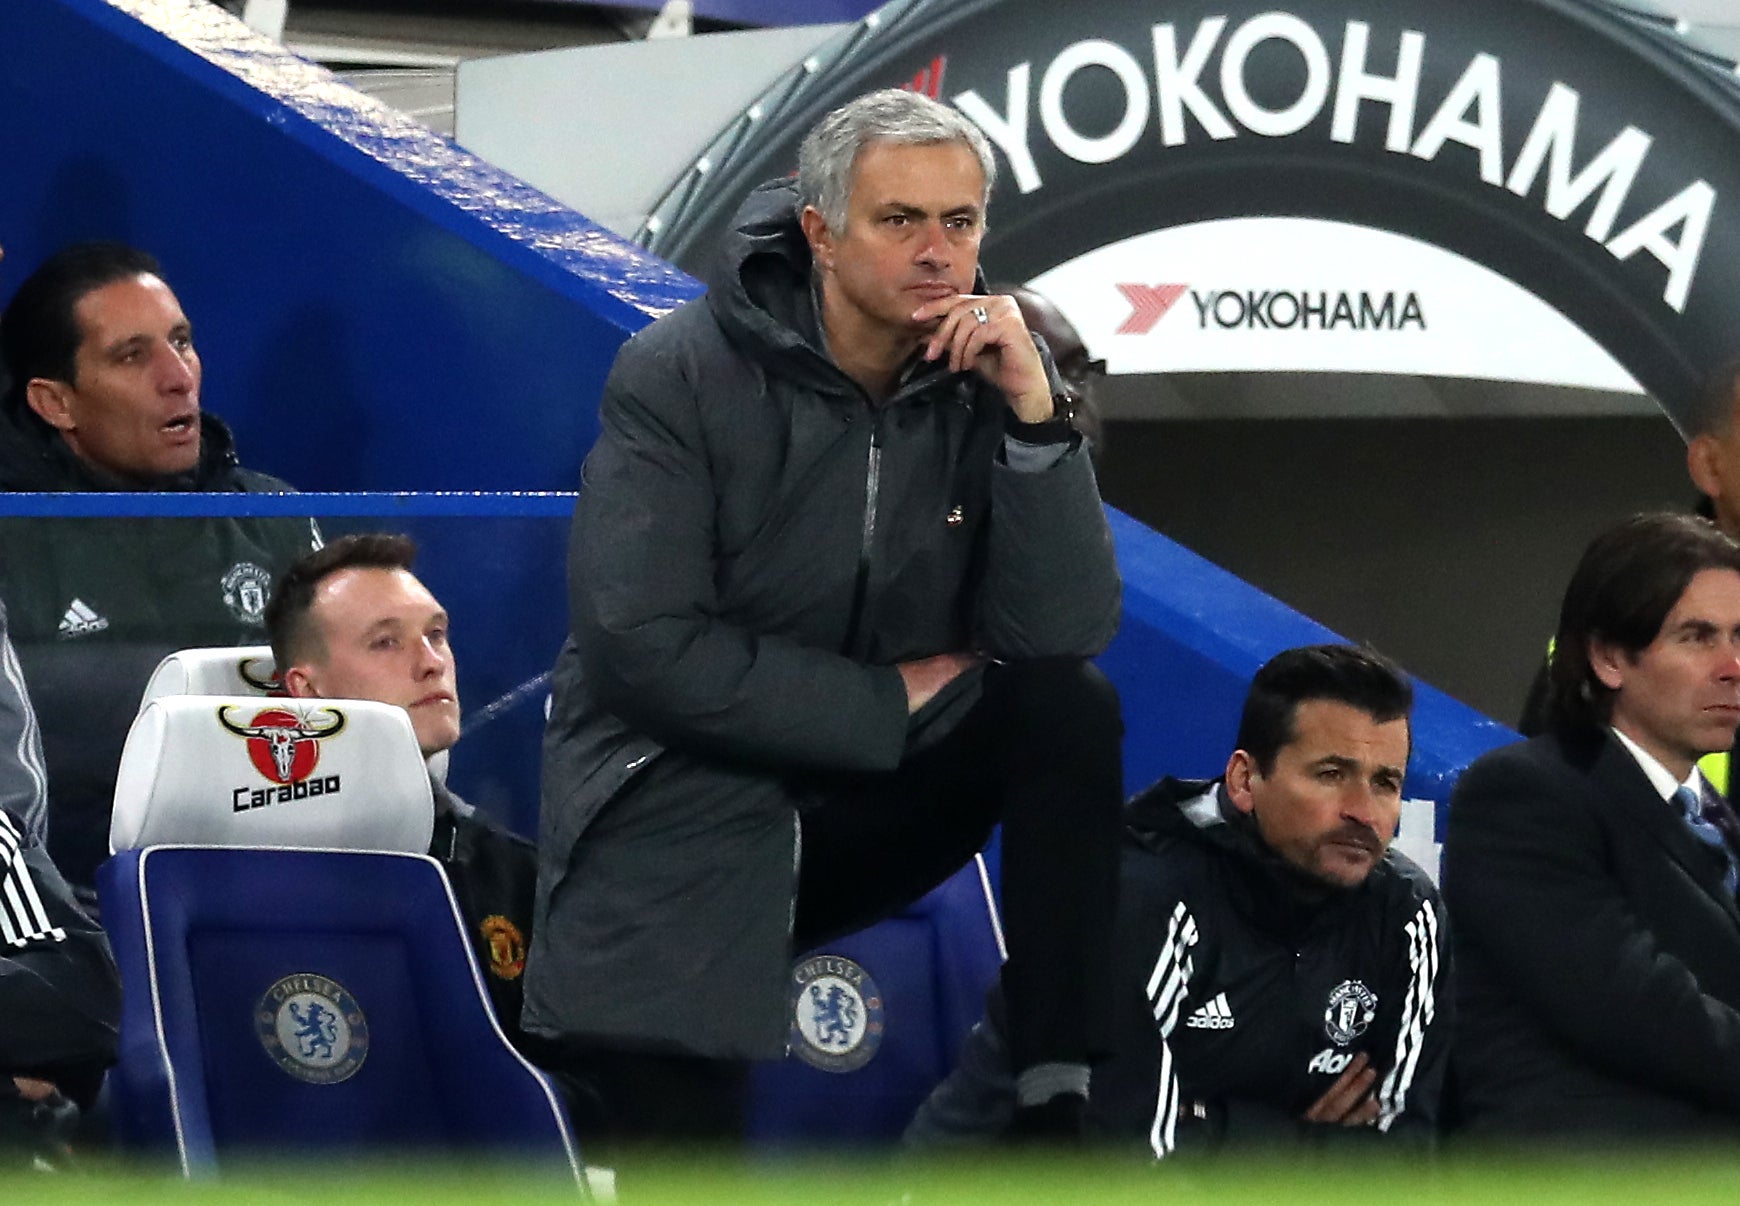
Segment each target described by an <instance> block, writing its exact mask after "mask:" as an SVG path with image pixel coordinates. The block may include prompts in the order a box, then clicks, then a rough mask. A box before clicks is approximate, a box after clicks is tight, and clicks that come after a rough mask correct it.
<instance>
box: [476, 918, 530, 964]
mask: <svg viewBox="0 0 1740 1206" xmlns="http://www.w3.org/2000/svg"><path fill="white" fill-rule="evenodd" d="M477 928H478V930H479V932H481V933H482V934H483V944H484V949H485V950H487V951H488V952H489V974H490V975H492V976H494V977H495V978H496V979H498V980H517V979H519V978H520V973H521V972H523V971H525V970H526V938H525V935H524V934H522V933H520V927H519V926H517V925H515V924H514V923H513V922H511V921H509V920H508V919H507V918H506V917H503V916H502V915H501V914H500V913H491V914H490V915H489V916H488V917H485V918H484V919H483V920H482V921H480V922H478V923H477Z"/></svg>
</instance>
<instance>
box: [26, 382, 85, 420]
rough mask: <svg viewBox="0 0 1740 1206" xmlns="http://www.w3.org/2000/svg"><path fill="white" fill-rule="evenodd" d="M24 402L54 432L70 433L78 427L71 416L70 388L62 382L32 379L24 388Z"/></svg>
mask: <svg viewBox="0 0 1740 1206" xmlns="http://www.w3.org/2000/svg"><path fill="white" fill-rule="evenodd" d="M24 400H25V401H26V402H28V403H29V404H30V409H31V410H34V411H35V412H36V413H37V414H38V415H39V416H41V418H42V421H43V422H44V423H47V424H48V425H49V426H50V427H52V428H54V429H55V430H56V431H71V430H72V429H73V428H74V427H76V426H78V424H77V423H75V422H74V421H73V415H72V388H71V387H70V386H69V385H67V383H66V382H64V381H52V380H50V379H49V378H47V377H32V378H31V379H30V383H29V384H28V385H26V386H25V387H24Z"/></svg>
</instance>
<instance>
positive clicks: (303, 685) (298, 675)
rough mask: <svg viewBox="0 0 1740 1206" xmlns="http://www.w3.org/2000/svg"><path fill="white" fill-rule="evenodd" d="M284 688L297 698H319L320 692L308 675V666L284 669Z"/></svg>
mask: <svg viewBox="0 0 1740 1206" xmlns="http://www.w3.org/2000/svg"><path fill="white" fill-rule="evenodd" d="M284 689H285V690H286V691H288V692H290V694H291V696H292V697H294V698H296V699H319V698H320V692H318V691H316V690H315V689H314V682H313V680H312V679H310V678H309V676H308V667H307V666H292V667H290V669H288V670H286V671H284Z"/></svg>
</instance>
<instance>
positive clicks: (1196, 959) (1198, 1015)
mask: <svg viewBox="0 0 1740 1206" xmlns="http://www.w3.org/2000/svg"><path fill="white" fill-rule="evenodd" d="M1125 821H1126V830H1125V838H1126V840H1125V847H1124V855H1123V875H1122V880H1121V888H1120V891H1121V892H1122V896H1121V898H1120V901H1119V906H1118V928H1117V941H1116V958H1117V960H1118V980H1117V982H1116V992H1117V994H1118V998H1117V1013H1116V1018H1117V1023H1116V1025H1117V1029H1116V1031H1115V1036H1114V1047H1115V1050H1114V1054H1113V1055H1112V1057H1111V1058H1110V1059H1109V1060H1107V1061H1106V1062H1105V1063H1104V1064H1100V1065H1096V1066H1095V1068H1094V1072H1093V1083H1092V1088H1091V1093H1090V1099H1089V1106H1088V1109H1089V1120H1090V1123H1091V1124H1092V1129H1093V1130H1094V1131H1095V1132H1097V1133H1098V1134H1099V1135H1100V1136H1101V1137H1102V1138H1105V1139H1108V1140H1110V1141H1113V1142H1116V1143H1124V1142H1128V1143H1129V1144H1132V1145H1139V1146H1140V1147H1141V1148H1142V1149H1143V1150H1145V1151H1146V1152H1148V1153H1149V1154H1150V1155H1151V1156H1153V1157H1156V1158H1160V1157H1166V1156H1169V1155H1171V1154H1173V1153H1174V1152H1175V1151H1192V1150H1198V1151H1200V1150H1211V1149H1213V1148H1215V1147H1218V1146H1220V1145H1222V1144H1262V1143H1282V1144H1290V1143H1297V1142H1300V1141H1302V1140H1306V1139H1308V1138H1325V1139H1326V1138H1329V1137H1331V1136H1332V1135H1334V1136H1336V1137H1347V1138H1350V1139H1351V1138H1358V1137H1361V1136H1368V1135H1371V1136H1375V1135H1392V1136H1393V1135H1397V1134H1407V1135H1408V1136H1409V1137H1410V1138H1413V1139H1418V1140H1422V1141H1429V1140H1430V1139H1431V1138H1432V1137H1433V1136H1434V1135H1435V1133H1436V1130H1437V1127H1438V1123H1439V1103H1440V1098H1441V1096H1442V1092H1443V1084H1444V1074H1445V1068H1446V1059H1447V1053H1448V1049H1449V1034H1448V1031H1449V1027H1450V1008H1451V994H1450V989H1449V983H1450V967H1449V958H1448V951H1449V941H1448V938H1449V936H1448V934H1447V932H1446V929H1445V921H1444V911H1443V906H1442V904H1441V902H1440V901H1439V898H1438V893H1437V891H1436V889H1435V888H1433V886H1432V884H1431V881H1430V880H1429V879H1428V878H1427V877H1426V875H1425V873H1424V872H1423V871H1421V870H1420V869H1419V868H1418V867H1416V866H1415V865H1414V864H1413V863H1411V862H1409V861H1408V859H1407V858H1406V857H1405V856H1403V855H1402V854H1400V853H1397V852H1395V851H1393V850H1392V851H1391V852H1390V853H1389V854H1387V855H1386V856H1385V857H1384V859H1383V861H1382V862H1380V863H1379V864H1378V865H1377V866H1376V867H1375V868H1374V869H1373V870H1372V872H1371V874H1370V875H1369V876H1367V877H1366V880H1365V882H1364V883H1363V884H1362V885H1361V886H1359V887H1358V888H1355V889H1352V890H1350V891H1337V890H1333V889H1329V888H1326V887H1321V886H1318V885H1315V884H1312V883H1310V882H1309V881H1306V880H1305V879H1303V878H1302V877H1301V876H1300V875H1299V874H1298V873H1296V872H1295V871H1293V870H1292V869H1291V867H1290V866H1289V865H1288V864H1286V863H1284V862H1282V861H1281V860H1280V859H1279V858H1277V857H1276V856H1275V855H1274V854H1272V853H1270V852H1269V850H1268V849H1267V848H1266V847H1265V846H1263V845H1262V844H1261V842H1260V841H1259V840H1258V838H1257V837H1256V833H1255V828H1254V825H1253V824H1252V823H1251V822H1250V821H1249V819H1248V818H1246V817H1245V816H1244V815H1243V814H1241V813H1239V812H1237V811H1236V810H1235V809H1233V808H1232V806H1231V805H1230V804H1229V803H1227V802H1226V801H1225V798H1224V794H1223V793H1222V791H1221V790H1220V785H1219V784H1218V783H1204V782H1196V781H1184V780H1177V779H1166V780H1164V781H1162V782H1161V783H1159V784H1158V785H1156V786H1155V787H1153V788H1151V789H1149V790H1148V791H1146V792H1144V793H1142V794H1141V795H1139V796H1137V797H1136V798H1135V799H1134V800H1132V801H1131V802H1130V803H1129V804H1128V805H1127V806H1126V813H1125ZM1001 1043H1002V1036H1001V1034H1000V1033H999V1010H998V1008H997V1003H996V1002H993V1007H992V1010H991V1011H990V1014H989V1015H988V1017H987V1019H986V1021H984V1022H981V1023H980V1025H979V1027H978V1028H977V1029H975V1031H974V1034H973V1037H972V1039H971V1040H969V1043H968V1049H967V1051H966V1052H965V1053H964V1054H963V1056H962V1060H961V1067H960V1068H959V1069H957V1071H956V1072H955V1073H954V1074H953V1075H952V1076H951V1077H950V1079H949V1080H948V1081H945V1082H944V1085H943V1087H942V1088H940V1089H939V1090H938V1091H937V1093H936V1094H934V1095H933V1096H932V1098H931V1100H930V1101H929V1102H927V1103H926V1105H925V1106H924V1108H923V1109H922V1110H921V1111H920V1113H919V1116H918V1118H917V1119H915V1121H914V1124H913V1127H912V1129H911V1130H910V1131H909V1132H908V1138H909V1140H911V1141H913V1142H915V1143H938V1142H948V1141H950V1140H956V1139H961V1138H965V1137H967V1136H971V1135H975V1134H991V1133H995V1132H996V1131H998V1130H1000V1129H1001V1127H1002V1126H1003V1125H1004V1124H1005V1123H1006V1121H1007V1118H1008V1116H1009V1113H1010V1112H1011V1111H1012V1108H1013V1084H1012V1082H1011V1081H1009V1080H1007V1074H1008V1068H1007V1063H1006V1055H1005V1056H1004V1062H1002V1064H1001V1066H1000V1067H999V1062H998V1051H999V1049H1000V1046H1001ZM1360 1052H1365V1053H1366V1054H1367V1055H1368V1056H1369V1057H1370V1060H1371V1065H1372V1066H1373V1067H1374V1068H1376V1069H1377V1072H1378V1079H1377V1082H1376V1090H1377V1098H1378V1102H1379V1107H1380V1113H1379V1116H1378V1120H1377V1123H1376V1125H1375V1126H1374V1127H1373V1128H1372V1129H1371V1130H1370V1131H1350V1130H1347V1129H1344V1128H1331V1127H1327V1126H1319V1125H1313V1124H1309V1123H1306V1122H1304V1121H1303V1120H1302V1119H1303V1116H1304V1114H1305V1112H1306V1111H1307V1110H1308V1109H1309V1108H1310V1107H1311V1105H1312V1104H1313V1103H1314V1102H1316V1101H1317V1099H1318V1098H1319V1097H1321V1096H1322V1095H1323V1094H1324V1092H1325V1091H1326V1090H1327V1089H1328V1088H1329V1087H1330V1085H1332V1084H1333V1083H1334V1082H1335V1079H1336V1077H1337V1076H1338V1075H1339V1074H1340V1073H1341V1071H1342V1070H1343V1069H1344V1068H1345V1067H1346V1066H1347V1064H1348V1063H1349V1062H1350V1061H1351V1059H1352V1057H1353V1056H1354V1055H1356V1054H1358V1053H1360ZM999 1076H1001V1077H1002V1078H1003V1079H1001V1080H1000V1079H999Z"/></svg>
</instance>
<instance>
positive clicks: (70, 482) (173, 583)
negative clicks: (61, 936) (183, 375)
mask: <svg viewBox="0 0 1740 1206" xmlns="http://www.w3.org/2000/svg"><path fill="white" fill-rule="evenodd" d="M152 484H153V485H154V486H157V487H159V488H161V489H163V490H168V491H194V492H200V493H279V492H288V491H289V490H290V487H289V486H287V485H286V484H285V483H283V482H282V481H279V480H278V479H277V478H275V477H270V476H268V475H267V474H264V473H254V472H252V471H250V470H247V469H243V468H242V467H241V465H240V464H239V462H238V461H237V458H236V452H235V446H234V442H233V441H232V439H231V438H230V433H229V429H228V428H226V427H225V426H224V425H223V423H222V421H221V420H219V419H218V418H217V417H216V416H214V415H209V414H207V415H202V416H201V442H200V460H199V464H198V466H196V467H195V469H194V470H193V471H192V472H191V473H187V474H181V475H177V476H176V477H173V478H169V479H164V480H163V481H161V482H156V483H152ZM129 489H135V490H136V489H138V485H137V484H129V483H125V482H121V481H119V480H117V479H112V478H109V477H108V476H107V475H105V474H103V473H102V472H101V471H99V470H97V469H95V468H93V467H92V466H90V465H89V464H87V463H85V462H84V461H82V460H80V459H79V458H78V457H77V456H76V455H74V454H73V452H72V451H71V450H70V449H69V448H68V447H67V445H66V441H65V440H63V439H62V438H61V437H60V436H59V434H57V433H56V432H54V430H53V429H52V428H49V427H48V426H47V425H46V424H45V423H43V422H42V421H41V420H39V419H37V418H36V417H35V416H34V415H31V414H25V413H21V412H20V411H19V410H18V409H17V406H16V399H14V402H13V407H12V408H11V409H6V408H0V490H3V491H7V492H16V491H41V492H49V493H84V492H89V491H110V490H129ZM318 544H319V535H318V531H317V530H316V529H315V527H314V525H313V524H312V523H311V522H310V521H309V520H306V519H210V518H206V519H201V518H188V519H178V518H175V519H172V518H114V519H109V518H92V519H82V518H81V519H72V518H52V519H50V518H0V599H3V600H4V601H5V604H6V609H7V613H8V616H9V619H10V621H11V631H12V640H13V644H14V645H15V646H16V647H17V650H18V656H19V661H20V662H21V663H22V665H23V671H24V678H25V680H26V681H27V682H29V684H30V693H31V698H32V700H33V701H34V703H35V705H36V712H37V716H38V717H39V719H40V720H41V724H42V746H43V753H44V755H45V757H46V759H47V765H48V788H49V807H48V816H49V819H48V847H49V852H50V853H51V854H52V855H53V857H54V861H55V864H56V865H57V866H58V867H59V868H60V870H61V873H62V874H64V875H65V876H66V878H67V880H68V882H70V883H71V884H72V885H73V886H74V888H75V889H76V890H78V892H79V894H80V898H81V900H83V901H84V903H85V904H86V906H87V907H88V908H93V909H94V907H95V895H94V893H92V892H91V891H90V887H91V885H92V883H93V882H94V876H95V873H96V868H97V865H98V864H99V863H101V862H102V860H103V859H104V858H106V857H107V856H108V836H109V806H110V801H111V797H112V795H113V793H114V789H115V769H116V767H117V766H118V765H119V763H120V759H121V745H122V743H123V741H124V740H125V739H126V735H127V729H128V727H129V726H130V725H131V724H132V721H133V716H134V714H135V713H136V712H137V711H138V707H139V696H140V692H141V691H143V689H144V686H145V682H146V680H147V679H148V678H149V677H150V674H151V671H152V670H153V669H154V668H155V667H156V665H157V663H158V661H159V660H161V659H162V658H163V657H164V656H165V655H166V654H169V653H172V652H174V651H175V650H177V649H187V648H193V647H197V646H207V645H247V644H254V643H257V642H263V641H264V640H265V638H266V630H265V626H264V621H263V613H264V610H265V603H266V598H267V596H268V595H269V594H270V593H271V584H272V581H273V580H274V579H275V578H276V576H277V575H278V574H279V573H280V572H282V571H283V569H284V568H285V567H286V566H287V565H289V563H290V562H291V561H293V560H294V559H295V558H297V557H299V556H301V555H302V554H304V553H306V552H308V551H309V549H310V548H313V547H316V546H317V545H318Z"/></svg>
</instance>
